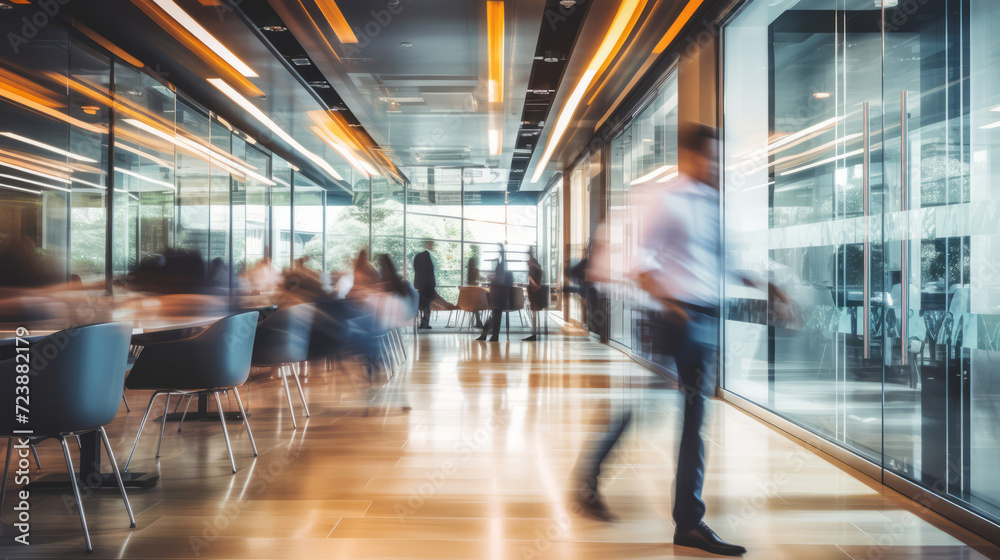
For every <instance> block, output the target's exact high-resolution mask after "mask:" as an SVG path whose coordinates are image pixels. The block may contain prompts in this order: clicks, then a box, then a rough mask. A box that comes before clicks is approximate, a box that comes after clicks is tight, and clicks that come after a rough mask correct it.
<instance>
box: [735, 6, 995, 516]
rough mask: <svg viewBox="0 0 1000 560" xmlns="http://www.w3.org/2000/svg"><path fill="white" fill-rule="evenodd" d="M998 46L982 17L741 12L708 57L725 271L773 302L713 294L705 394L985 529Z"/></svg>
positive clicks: (967, 10) (963, 10) (892, 10)
mask: <svg viewBox="0 0 1000 560" xmlns="http://www.w3.org/2000/svg"><path fill="white" fill-rule="evenodd" d="M883 6H884V7H883ZM998 28H1000V5H998V4H997V3H996V2H990V1H986V0H941V1H938V2H912V3H906V2H899V3H896V2H874V3H873V2H868V1H865V0H858V1H845V0H839V1H834V0H801V1H799V2H769V1H766V0H756V1H754V2H751V3H749V4H748V6H747V7H746V9H744V10H743V11H742V12H740V14H739V15H738V16H737V17H736V18H735V19H734V20H733V22H732V23H731V24H730V25H729V26H728V27H726V29H725V34H724V58H723V60H724V64H725V69H724V73H725V79H724V84H725V91H724V116H725V124H726V128H725V134H724V140H725V142H724V170H725V182H724V199H725V208H724V211H725V223H726V226H727V229H728V232H729V235H728V236H727V240H726V249H727V258H728V264H729V267H730V268H735V269H741V270H744V271H748V272H751V273H753V274H755V275H757V276H759V277H762V278H767V279H769V280H770V281H771V282H773V283H774V284H776V285H777V286H778V287H779V288H780V289H782V290H783V291H784V292H785V293H787V294H788V295H789V296H790V298H791V300H792V302H793V303H794V307H793V308H792V310H791V313H787V312H785V313H775V312H773V311H774V309H772V308H770V307H769V304H768V300H767V296H766V294H764V293H762V292H759V291H755V290H752V289H749V288H743V287H729V288H727V293H726V296H727V297H726V307H725V309H724V317H725V321H724V327H725V331H724V343H725V345H724V356H725V360H724V361H723V364H724V368H725V375H724V385H725V388H726V389H727V390H729V391H731V392H733V393H737V394H739V395H741V396H742V397H744V398H747V399H749V400H751V401H753V402H755V403H757V404H759V405H761V406H763V407H766V408H768V409H771V410H772V411H774V412H776V413H777V414H780V415H782V416H784V417H786V418H788V419H790V420H792V421H794V422H796V423H798V424H800V425H802V426H804V427H806V428H808V429H810V430H812V431H813V432H815V433H818V434H821V435H822V436H824V437H826V438H828V439H830V440H831V441H834V442H836V443H838V444H840V445H842V446H843V447H845V448H846V449H848V450H850V451H852V452H854V453H857V454H859V455H862V456H864V457H866V458H868V459H869V460H871V461H872V462H874V463H876V464H877V465H879V466H881V467H882V468H884V469H886V470H888V471H890V472H893V473H895V474H898V475H899V476H902V477H904V478H907V479H909V480H911V481H913V482H915V483H916V484H918V485H921V486H924V487H927V488H929V489H930V491H931V492H934V493H938V494H941V495H943V496H945V497H947V498H948V499H950V500H953V501H956V502H960V503H961V504H962V505H964V506H965V507H969V508H973V509H975V510H977V512H978V513H980V514H982V515H985V516H987V517H991V518H993V519H995V520H996V519H1000V481H998V478H997V477H996V465H997V464H998V462H1000V436H998V432H997V430H996V429H995V427H996V426H997V425H1000V382H998V380H1000V367H998V365H1000V346H998V344H997V338H996V337H995V336H993V334H994V333H995V331H996V326H997V325H998V324H1000V319H998V317H1000V315H998V309H1000V308H998V305H997V304H998V302H1000V280H998V278H1000V275H998V274H997V272H996V264H995V263H996V260H997V258H996V257H997V254H998V252H997V247H998V243H1000V236H998V233H997V230H996V228H995V227H994V226H993V225H992V224H995V223H996V220H995V219H993V218H986V216H987V215H989V214H990V210H988V209H990V208H993V207H994V206H995V205H996V204H997V199H998V198H1000V188H998V186H997V185H998V184H1000V182H998V181H997V176H998V166H997V165H996V162H997V161H1000V132H998V130H1000V128H997V122H998V121H1000V118H998V116H997V113H996V112H995V108H996V107H997V105H998V103H1000V73H998V71H997V68H1000V55H998V53H1000V35H998V34H997V33H996V30H997V29H998ZM986 223H989V224H991V225H990V226H985V224H986ZM786 311H787V310H786ZM987 332H988V333H990V334H988V335H987V334H986V333H987Z"/></svg>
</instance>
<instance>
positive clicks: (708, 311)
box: [675, 300, 719, 319]
mask: <svg viewBox="0 0 1000 560" xmlns="http://www.w3.org/2000/svg"><path fill="white" fill-rule="evenodd" d="M675 303H677V305H679V306H680V307H681V308H682V309H684V310H686V311H694V312H695V313H700V314H702V315H706V316H708V317H712V318H713V319H718V318H719V308H718V307H715V306H712V307H706V306H704V305H695V304H693V303H688V302H686V301H680V300H675Z"/></svg>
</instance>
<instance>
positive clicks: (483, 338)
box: [476, 334, 486, 342]
mask: <svg viewBox="0 0 1000 560" xmlns="http://www.w3.org/2000/svg"><path fill="white" fill-rule="evenodd" d="M476 340H478V341H479V342H486V335H485V334H484V335H482V336H480V337H479V338H477V339H476Z"/></svg>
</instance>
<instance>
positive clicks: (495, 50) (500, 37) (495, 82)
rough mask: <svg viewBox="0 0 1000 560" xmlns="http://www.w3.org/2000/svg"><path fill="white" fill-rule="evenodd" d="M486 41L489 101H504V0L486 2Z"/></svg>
mask: <svg viewBox="0 0 1000 560" xmlns="http://www.w3.org/2000/svg"><path fill="white" fill-rule="evenodd" d="M486 41H487V43H488V51H489V81H488V88H489V92H488V93H489V101H490V103H502V102H503V65H504V5H503V1H502V0H488V1H487V2H486Z"/></svg>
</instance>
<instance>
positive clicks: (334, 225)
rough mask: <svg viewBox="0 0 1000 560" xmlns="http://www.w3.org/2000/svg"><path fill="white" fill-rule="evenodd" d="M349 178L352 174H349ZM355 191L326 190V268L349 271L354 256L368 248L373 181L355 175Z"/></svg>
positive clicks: (335, 271)
mask: <svg viewBox="0 0 1000 560" xmlns="http://www.w3.org/2000/svg"><path fill="white" fill-rule="evenodd" d="M347 177H348V178H350V174H348V175H347ZM352 184H353V190H352V191H347V190H344V189H339V188H338V189H331V190H329V191H327V193H326V271H327V272H328V273H337V274H339V273H344V272H350V271H351V269H352V266H353V262H354V258H355V257H356V256H357V254H358V252H359V251H360V250H361V249H367V248H368V247H369V236H370V234H371V225H370V223H369V209H370V202H371V182H370V181H369V180H368V179H366V178H363V177H360V176H355V177H354V178H353V183H352Z"/></svg>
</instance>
